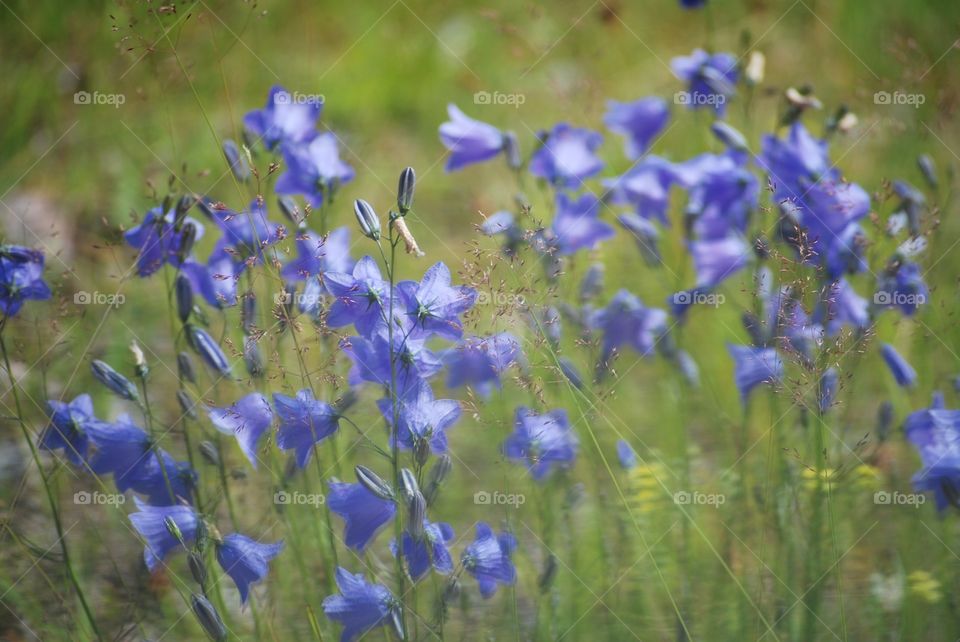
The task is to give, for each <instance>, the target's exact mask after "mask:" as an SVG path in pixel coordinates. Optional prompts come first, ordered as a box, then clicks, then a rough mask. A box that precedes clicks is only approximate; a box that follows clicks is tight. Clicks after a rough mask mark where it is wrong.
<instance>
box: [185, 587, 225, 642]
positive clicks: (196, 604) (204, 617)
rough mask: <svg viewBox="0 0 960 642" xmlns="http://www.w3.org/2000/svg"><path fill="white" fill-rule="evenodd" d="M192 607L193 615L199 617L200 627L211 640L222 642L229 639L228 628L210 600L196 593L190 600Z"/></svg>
mask: <svg viewBox="0 0 960 642" xmlns="http://www.w3.org/2000/svg"><path fill="white" fill-rule="evenodd" d="M190 607H191V608H192V609H193V614H194V615H195V616H197V621H198V622H199V623H200V626H201V627H203V630H204V631H206V632H207V635H209V636H210V639H211V640H215V641H216V642H220V640H226V639H227V627H226V626H225V625H224V624H223V620H222V619H220V614H219V613H217V609H216V608H214V606H213V604H211V603H210V600H208V599H207V598H206V597H204V596H203V595H200V594H199V593H194V594H193V597H191V598H190Z"/></svg>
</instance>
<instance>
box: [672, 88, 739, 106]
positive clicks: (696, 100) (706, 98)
mask: <svg viewBox="0 0 960 642" xmlns="http://www.w3.org/2000/svg"><path fill="white" fill-rule="evenodd" d="M726 102H727V97H726V96H725V95H724V94H714V93H705V92H702V91H678V92H676V93H675V94H673V104H675V105H687V106H690V107H703V106H709V107H718V106H720V105H724V104H726Z"/></svg>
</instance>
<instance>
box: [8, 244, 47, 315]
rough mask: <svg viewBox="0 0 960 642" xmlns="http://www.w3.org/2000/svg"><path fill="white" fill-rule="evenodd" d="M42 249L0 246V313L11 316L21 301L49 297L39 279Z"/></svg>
mask: <svg viewBox="0 0 960 642" xmlns="http://www.w3.org/2000/svg"><path fill="white" fill-rule="evenodd" d="M43 263H44V256H43V252H38V251H37V250H31V249H30V248H26V247H20V246H15V245H4V246H0V315H2V316H3V317H7V318H9V317H15V316H16V315H17V313H18V312H20V308H21V307H23V303H24V302H25V301H29V300H35V301H43V300H45V299H49V298H50V297H51V296H52V293H51V292H50V287H49V286H48V285H47V283H46V282H45V281H44V280H43Z"/></svg>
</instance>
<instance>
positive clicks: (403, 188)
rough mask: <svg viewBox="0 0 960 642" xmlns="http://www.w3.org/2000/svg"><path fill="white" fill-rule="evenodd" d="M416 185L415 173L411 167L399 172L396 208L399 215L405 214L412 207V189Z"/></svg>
mask: <svg viewBox="0 0 960 642" xmlns="http://www.w3.org/2000/svg"><path fill="white" fill-rule="evenodd" d="M416 186H417V173H416V172H414V171H413V168H412V167H407V168H405V169H404V170H403V171H402V172H400V182H399V184H398V185H397V208H398V209H399V210H400V216H403V215H405V214H406V213H407V212H409V211H410V208H412V207H413V191H414V189H415V188H416Z"/></svg>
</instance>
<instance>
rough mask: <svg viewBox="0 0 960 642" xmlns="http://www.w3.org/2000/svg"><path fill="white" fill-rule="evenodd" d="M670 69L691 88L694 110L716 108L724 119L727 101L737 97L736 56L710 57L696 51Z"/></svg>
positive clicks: (688, 96) (689, 96)
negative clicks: (734, 96) (735, 95)
mask: <svg viewBox="0 0 960 642" xmlns="http://www.w3.org/2000/svg"><path fill="white" fill-rule="evenodd" d="M670 68H671V69H672V70H673V73H674V75H675V76H676V77H677V78H679V79H680V80H682V81H684V82H685V83H686V84H687V93H686V103H687V105H688V106H689V107H690V108H691V109H699V108H701V107H713V110H714V111H715V112H716V113H717V114H718V115H720V116H722V115H723V113H724V111H726V103H727V99H728V98H730V97H731V96H733V95H734V94H735V93H736V90H735V85H736V84H737V76H738V71H737V59H736V58H735V57H734V56H733V55H732V54H728V53H718V54H713V55H710V54H708V53H707V52H705V51H704V50H702V49H695V50H694V51H693V53H691V54H690V55H689V56H678V57H676V58H674V59H673V60H671V61H670Z"/></svg>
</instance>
